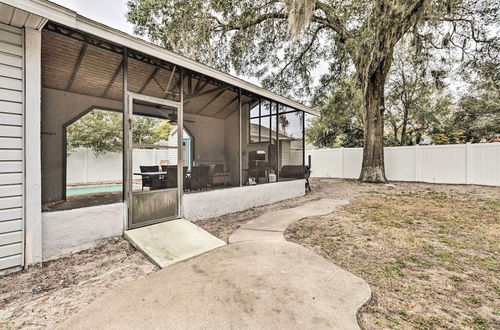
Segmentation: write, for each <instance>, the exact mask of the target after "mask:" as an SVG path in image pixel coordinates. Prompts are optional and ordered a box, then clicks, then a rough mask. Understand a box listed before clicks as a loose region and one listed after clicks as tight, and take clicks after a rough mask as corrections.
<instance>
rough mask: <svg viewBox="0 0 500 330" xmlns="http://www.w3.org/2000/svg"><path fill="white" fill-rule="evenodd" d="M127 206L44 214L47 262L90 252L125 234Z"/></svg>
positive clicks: (45, 258) (95, 207)
mask: <svg viewBox="0 0 500 330" xmlns="http://www.w3.org/2000/svg"><path fill="white" fill-rule="evenodd" d="M124 209H125V206H124V204H123V203H116V204H110V205H101V206H93V207H85V208H81V209H74V210H69V211H58V212H47V213H43V214H42V231H43V232H42V235H43V236H42V237H43V244H42V252H43V260H44V261H47V260H51V259H55V258H58V257H60V256H62V255H65V254H70V253H75V252H79V251H82V250H86V249H90V248H92V247H94V246H96V245H97V244H99V242H100V241H102V240H104V239H107V238H110V237H116V236H121V235H122V234H123V218H124Z"/></svg>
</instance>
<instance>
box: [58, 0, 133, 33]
mask: <svg viewBox="0 0 500 330" xmlns="http://www.w3.org/2000/svg"><path fill="white" fill-rule="evenodd" d="M51 1H52V2H55V3H57V4H59V5H61V6H64V7H66V8H69V9H71V10H74V11H76V12H77V13H78V14H80V15H82V16H85V17H87V18H90V19H92V20H95V21H98V22H100V23H103V24H106V25H108V26H111V27H112V28H115V29H118V30H121V31H123V32H126V33H129V34H132V25H131V24H129V23H128V22H127V19H126V18H125V14H126V13H127V1H125V0H122V1H120V0H51Z"/></svg>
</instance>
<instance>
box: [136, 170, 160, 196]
mask: <svg viewBox="0 0 500 330" xmlns="http://www.w3.org/2000/svg"><path fill="white" fill-rule="evenodd" d="M139 168H140V169H141V173H145V172H158V171H159V170H160V168H159V167H158V166H139ZM141 177H142V191H144V187H147V188H149V189H151V190H152V189H153V176H144V175H142V176H141Z"/></svg>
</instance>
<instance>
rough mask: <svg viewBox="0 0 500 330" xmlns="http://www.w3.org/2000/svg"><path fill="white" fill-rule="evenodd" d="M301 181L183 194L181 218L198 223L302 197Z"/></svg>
mask: <svg viewBox="0 0 500 330" xmlns="http://www.w3.org/2000/svg"><path fill="white" fill-rule="evenodd" d="M304 194H305V181H304V180H294V181H285V182H277V183H269V184H264V185H256V186H245V187H237V188H230V189H223V190H213V191H206V192H198V193H192V194H185V195H184V198H183V207H184V218H185V219H187V220H190V221H198V220H202V219H208V218H212V217H217V216H221V215H224V214H228V213H233V212H238V211H243V210H246V209H249V208H252V207H256V206H261V205H266V204H272V203H276V202H279V201H282V200H286V199H290V198H295V197H300V196H304Z"/></svg>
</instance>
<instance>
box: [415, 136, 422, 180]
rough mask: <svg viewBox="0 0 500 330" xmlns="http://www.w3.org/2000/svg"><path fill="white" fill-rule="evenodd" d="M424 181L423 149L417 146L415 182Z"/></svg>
mask: <svg viewBox="0 0 500 330" xmlns="http://www.w3.org/2000/svg"><path fill="white" fill-rule="evenodd" d="M420 181H422V149H420V145H419V144H417V145H415V182H420Z"/></svg>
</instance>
